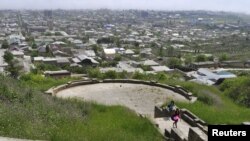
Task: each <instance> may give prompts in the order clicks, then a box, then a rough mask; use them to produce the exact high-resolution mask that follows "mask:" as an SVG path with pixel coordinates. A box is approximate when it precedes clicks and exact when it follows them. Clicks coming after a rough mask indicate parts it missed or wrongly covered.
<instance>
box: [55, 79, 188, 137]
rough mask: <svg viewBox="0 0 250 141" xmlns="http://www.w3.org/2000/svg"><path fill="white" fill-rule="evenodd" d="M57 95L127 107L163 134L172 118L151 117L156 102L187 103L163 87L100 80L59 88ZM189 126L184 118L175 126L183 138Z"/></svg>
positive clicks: (178, 95)
mask: <svg viewBox="0 0 250 141" xmlns="http://www.w3.org/2000/svg"><path fill="white" fill-rule="evenodd" d="M56 96H58V97H61V98H79V99H82V100H86V101H94V102H97V103H100V104H105V105H123V106H126V107H128V108H130V109H132V110H134V111H136V112H137V113H139V114H142V115H144V116H146V117H148V118H149V119H150V120H151V121H153V122H155V123H156V124H158V125H159V129H160V132H161V133H162V134H164V131H165V129H167V130H168V131H169V132H170V131H171V128H172V126H173V121H172V120H169V119H168V118H154V107H155V105H157V104H159V103H161V104H162V103H164V102H166V100H172V99H173V100H175V101H186V102H188V100H187V99H185V98H184V97H183V96H181V95H180V94H178V93H175V92H173V91H170V90H167V89H164V88H159V87H153V86H148V85H142V84H127V83H99V84H92V85H84V86H77V87H72V88H69V89H65V90H62V91H59V92H58V93H57V94H56ZM189 127H190V125H188V124H187V123H186V122H185V121H183V120H181V121H180V122H178V129H179V130H180V131H181V132H182V133H183V134H184V136H185V138H187V137H188V131H189Z"/></svg>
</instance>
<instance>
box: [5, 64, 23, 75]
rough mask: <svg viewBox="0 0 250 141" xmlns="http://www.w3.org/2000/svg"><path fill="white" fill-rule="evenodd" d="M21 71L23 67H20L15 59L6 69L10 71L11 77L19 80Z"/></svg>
mask: <svg viewBox="0 0 250 141" xmlns="http://www.w3.org/2000/svg"><path fill="white" fill-rule="evenodd" d="M21 69H22V67H21V66H19V61H18V60H14V59H13V60H12V61H10V62H9V63H8V66H7V67H6V71H8V72H9V73H10V76H11V77H13V78H17V77H18V76H19V74H20V70H21Z"/></svg>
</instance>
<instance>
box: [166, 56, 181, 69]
mask: <svg viewBox="0 0 250 141" xmlns="http://www.w3.org/2000/svg"><path fill="white" fill-rule="evenodd" d="M181 63H182V62H181V59H179V58H174V57H173V58H169V59H168V61H167V66H168V67H170V68H176V67H180V66H181Z"/></svg>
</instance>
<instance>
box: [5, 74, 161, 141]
mask: <svg viewBox="0 0 250 141" xmlns="http://www.w3.org/2000/svg"><path fill="white" fill-rule="evenodd" d="M68 80H70V79H62V80H54V79H47V78H43V77H41V76H36V75H27V76H25V77H22V78H21V80H20V81H16V80H13V79H11V78H7V77H4V76H0V101H1V102H0V136H9V137H16V138H27V139H42V140H53V141H64V140H65V141H71V140H72V141H78V140H79V141H83V140H87V141H100V140H110V141H112V140H121V141H122V140H123V141H127V140H128V141H131V140H136V141H138V140H141V141H152V140H162V137H161V135H160V134H159V133H158V131H157V130H156V129H155V128H154V127H153V125H152V124H151V123H150V122H149V121H148V120H147V119H141V118H140V117H138V116H137V115H136V114H135V113H134V112H132V111H130V110H128V109H126V108H123V107H120V106H113V107H107V106H102V105H97V104H92V103H86V102H80V101H77V100H62V99H58V98H55V97H51V96H48V95H44V94H43V93H41V92H40V91H38V89H40V90H44V89H46V88H47V87H50V86H51V85H55V84H56V85H57V84H60V83H65V82H66V81H68Z"/></svg>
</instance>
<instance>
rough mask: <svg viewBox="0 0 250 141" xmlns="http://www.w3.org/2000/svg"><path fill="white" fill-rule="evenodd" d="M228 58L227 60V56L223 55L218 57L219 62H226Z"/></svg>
mask: <svg viewBox="0 0 250 141" xmlns="http://www.w3.org/2000/svg"><path fill="white" fill-rule="evenodd" d="M228 58H229V57H228V54H226V53H223V54H221V55H220V57H219V60H220V61H226V60H228Z"/></svg>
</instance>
